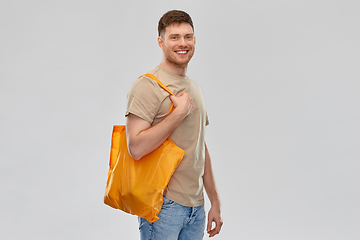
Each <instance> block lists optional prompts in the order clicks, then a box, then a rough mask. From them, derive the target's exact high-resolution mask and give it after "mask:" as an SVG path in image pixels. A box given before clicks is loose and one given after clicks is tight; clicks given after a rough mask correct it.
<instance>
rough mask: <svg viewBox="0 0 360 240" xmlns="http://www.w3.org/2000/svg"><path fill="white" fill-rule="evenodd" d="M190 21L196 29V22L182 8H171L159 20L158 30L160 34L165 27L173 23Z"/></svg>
mask: <svg viewBox="0 0 360 240" xmlns="http://www.w3.org/2000/svg"><path fill="white" fill-rule="evenodd" d="M183 22H185V23H189V24H190V26H191V27H192V29H193V31H194V24H193V22H192V20H191V17H190V15H189V14H187V13H186V12H184V11H180V10H171V11H168V12H167V13H165V14H164V15H163V16H162V17H161V18H160V20H159V26H158V32H159V36H160V35H161V33H162V32H163V31H164V30H165V28H166V27H167V26H169V25H171V24H173V23H179V24H180V23H183Z"/></svg>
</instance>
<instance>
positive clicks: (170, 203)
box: [162, 197, 175, 208]
mask: <svg viewBox="0 0 360 240" xmlns="http://www.w3.org/2000/svg"><path fill="white" fill-rule="evenodd" d="M163 200H164V201H163V205H162V207H163V208H167V207H171V206H172V205H174V204H175V202H174V201H172V200H170V199H168V198H166V197H163Z"/></svg>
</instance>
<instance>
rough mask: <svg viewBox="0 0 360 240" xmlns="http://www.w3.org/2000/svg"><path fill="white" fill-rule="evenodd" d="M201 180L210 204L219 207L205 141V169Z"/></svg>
mask: <svg viewBox="0 0 360 240" xmlns="http://www.w3.org/2000/svg"><path fill="white" fill-rule="evenodd" d="M203 181H204V187H205V190H206V193H207V195H208V197H209V200H210V202H211V205H212V206H214V205H217V206H218V207H220V199H219V195H218V191H217V188H216V184H215V178H214V173H213V170H212V165H211V158H210V154H209V151H208V148H207V146H206V143H205V170H204V176H203Z"/></svg>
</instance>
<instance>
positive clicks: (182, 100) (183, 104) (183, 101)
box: [170, 92, 195, 118]
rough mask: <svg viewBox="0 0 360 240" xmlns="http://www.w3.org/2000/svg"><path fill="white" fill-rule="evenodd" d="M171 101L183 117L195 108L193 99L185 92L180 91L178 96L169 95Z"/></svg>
mask: <svg viewBox="0 0 360 240" xmlns="http://www.w3.org/2000/svg"><path fill="white" fill-rule="evenodd" d="M170 99H171V101H172V102H173V104H174V107H175V108H176V109H177V110H178V111H179V112H180V113H181V114H183V115H184V118H185V117H186V116H187V115H189V114H190V113H192V112H193V111H194V109H195V105H194V102H193V99H192V98H191V97H190V95H189V94H187V93H186V92H182V93H180V94H179V95H178V96H173V95H171V96H170Z"/></svg>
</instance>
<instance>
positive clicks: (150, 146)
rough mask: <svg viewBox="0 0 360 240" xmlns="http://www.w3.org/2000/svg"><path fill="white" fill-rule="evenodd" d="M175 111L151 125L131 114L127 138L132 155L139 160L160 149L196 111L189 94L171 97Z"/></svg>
mask: <svg viewBox="0 0 360 240" xmlns="http://www.w3.org/2000/svg"><path fill="white" fill-rule="evenodd" d="M170 98H171V101H172V102H173V104H174V107H175V109H174V110H173V111H172V112H171V113H170V114H169V115H168V116H167V117H166V118H165V119H164V120H163V121H161V122H160V123H158V124H157V125H155V126H153V127H151V124H150V123H148V122H147V121H145V120H143V119H142V118H140V117H138V116H136V115H134V114H129V116H128V117H127V121H126V136H127V142H128V149H129V153H130V155H131V156H132V157H133V158H134V159H135V160H139V159H141V158H142V157H143V156H145V155H146V154H148V153H150V152H152V151H154V150H155V149H156V148H158V147H159V146H160V145H161V144H162V143H163V142H164V141H165V140H166V139H167V138H168V137H169V136H170V134H171V133H172V132H173V131H174V130H175V129H176V127H177V126H178V125H179V124H180V123H181V121H182V120H183V119H184V118H185V117H186V116H187V115H188V114H190V113H191V112H192V111H193V110H194V108H195V107H194V104H193V101H192V98H191V97H190V96H189V95H188V94H187V93H181V94H180V95H179V96H178V97H175V96H170Z"/></svg>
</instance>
